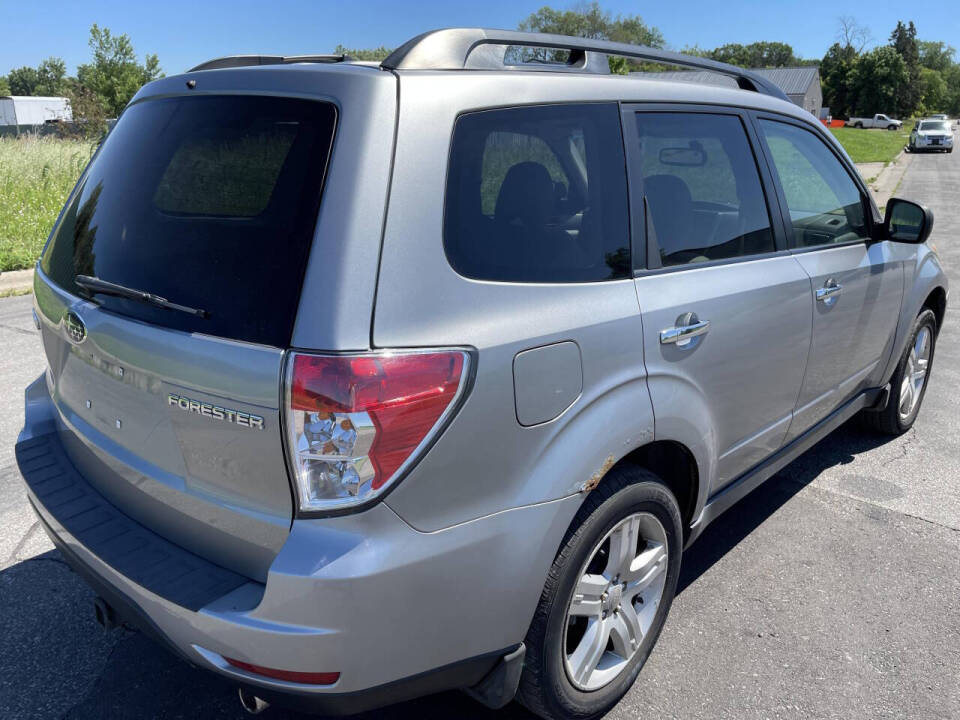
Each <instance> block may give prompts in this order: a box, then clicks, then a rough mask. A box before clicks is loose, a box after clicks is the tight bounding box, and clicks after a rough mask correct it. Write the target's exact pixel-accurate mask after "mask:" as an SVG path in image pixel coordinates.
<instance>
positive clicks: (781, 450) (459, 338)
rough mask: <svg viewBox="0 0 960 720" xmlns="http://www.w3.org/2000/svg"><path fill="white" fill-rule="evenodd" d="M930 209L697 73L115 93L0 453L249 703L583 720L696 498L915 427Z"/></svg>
mask: <svg viewBox="0 0 960 720" xmlns="http://www.w3.org/2000/svg"><path fill="white" fill-rule="evenodd" d="M531 47H534V48H547V49H548V50H549V51H551V52H552V53H553V54H551V55H549V56H548V57H555V56H556V55H559V59H558V60H556V62H553V61H551V62H547V63H543V62H541V63H532V62H528V61H525V59H524V58H525V57H526V55H525V53H526V52H528V51H529V48H531ZM614 54H615V55H622V56H626V57H629V58H634V59H639V60H643V61H655V62H658V63H673V64H677V65H681V66H692V67H696V68H699V69H705V70H708V71H712V72H719V73H723V74H726V75H731V76H733V77H735V78H736V80H737V83H738V85H739V88H740V89H737V88H725V87H717V86H715V85H709V84H697V83H694V82H677V81H675V80H674V81H667V80H662V79H659V80H658V79H643V78H642V77H638V76H632V77H622V76H612V75H610V74H609V71H608V63H607V57H606V56H608V55H614ZM932 222H933V218H932V215H931V213H930V212H929V211H928V210H926V209H924V208H923V207H921V206H919V205H916V204H914V203H911V202H907V201H905V200H891V201H890V203H889V204H888V205H887V207H886V217H881V216H880V214H879V212H878V210H877V207H876V206H875V204H874V203H873V202H872V201H871V198H870V194H869V193H868V191H867V189H866V187H865V186H864V183H863V181H862V180H861V178H860V177H859V175H858V174H857V172H856V170H855V169H854V167H853V165H852V164H851V163H850V160H849V158H848V157H847V155H846V154H845V153H844V152H843V150H842V149H841V148H840V147H839V146H838V145H837V143H836V142H835V141H834V140H833V139H832V138H831V136H830V135H829V134H828V133H827V132H826V131H825V130H824V129H823V127H822V126H821V125H820V124H819V123H818V122H817V121H816V119H815V118H814V117H812V116H811V115H810V114H809V113H807V112H805V111H803V110H802V109H800V108H798V107H796V106H795V105H793V104H791V103H790V102H788V101H787V100H786V98H785V97H784V96H783V94H782V93H781V92H780V91H779V90H777V89H776V88H775V87H774V86H772V85H770V84H769V83H768V82H767V81H766V80H764V79H763V78H761V77H757V76H754V75H752V74H750V73H749V72H747V71H744V70H741V69H739V68H734V67H730V66H726V65H720V64H717V63H713V62H709V61H705V60H702V59H698V58H688V57H684V56H681V55H675V54H671V53H666V52H661V51H657V50H651V49H649V48H640V47H635V46H629V45H618V44H613V43H605V42H600V41H588V40H578V39H573V38H566V37H558V36H549V35H528V34H521V33H514V32H507V31H492V30H478V29H457V30H441V31H437V32H433V33H428V34H426V35H422V36H420V37H417V38H414V39H413V40H411V41H409V42H408V43H407V44H405V45H404V46H403V47H401V48H400V49H399V50H397V51H396V52H395V53H393V54H392V55H391V56H390V57H389V58H387V59H386V60H385V61H384V62H383V63H381V64H380V65H378V66H371V65H369V64H360V63H353V62H350V61H349V60H348V59H346V58H342V57H296V58H290V57H234V58H225V59H220V60H216V61H212V62H210V63H206V64H204V65H201V66H199V67H198V68H195V69H194V70H193V71H190V72H188V73H186V74H184V75H180V76H176V77H168V78H164V79H162V80H158V81H156V82H153V83H151V84H150V85H148V86H146V87H145V88H143V89H142V90H141V91H140V92H139V93H138V94H137V96H136V97H135V98H134V100H133V101H132V102H131V103H130V105H129V107H128V108H127V109H126V110H125V112H124V113H123V116H122V117H121V118H120V121H119V123H118V124H117V125H116V127H115V128H114V130H113V131H112V132H111V134H110V135H109V137H108V138H107V140H106V141H105V143H104V144H103V146H102V147H101V148H100V150H99V152H98V153H97V155H96V157H95V158H94V159H93V160H92V161H91V163H90V165H89V167H88V168H87V169H86V171H85V172H84V174H83V176H82V178H81V179H80V181H79V182H78V184H77V187H76V189H75V190H74V192H73V194H72V195H71V197H70V198H69V200H68V202H67V204H66V207H65V208H64V210H63V213H62V215H61V217H60V219H59V220H58V222H57V224H56V226H55V227H54V229H53V232H52V234H51V236H50V239H49V242H48V243H47V246H46V249H45V250H44V253H43V256H42V258H41V260H40V262H39V265H38V268H37V273H36V283H35V303H36V304H35V312H36V322H37V325H38V327H39V328H40V329H41V331H42V336H43V346H44V349H45V352H46V355H47V360H48V362H49V369H48V370H47V371H46V373H44V375H43V376H42V377H41V378H38V379H37V380H36V382H34V383H33V384H32V385H30V387H29V388H28V389H27V392H26V424H25V427H24V430H23V433H22V435H21V437H20V441H19V444H18V445H17V459H18V462H19V465H20V469H21V471H22V474H23V477H24V479H25V480H26V484H27V488H28V492H29V497H30V501H31V502H32V503H33V506H34V507H35V509H36V511H37V514H38V515H39V517H40V519H41V521H42V524H43V525H44V527H45V528H46V530H47V532H48V533H49V534H50V536H51V538H52V539H53V541H54V542H55V543H56V545H57V547H59V548H60V550H61V552H62V553H63V555H64V556H65V558H66V559H67V560H68V561H69V562H70V563H71V564H72V565H73V567H74V568H75V569H76V570H77V572H79V573H80V574H82V575H83V576H84V577H85V578H86V579H87V580H88V581H89V583H90V584H91V585H92V586H93V587H94V588H95V590H96V592H97V595H98V599H97V601H96V604H95V605H96V612H97V615H98V617H99V618H100V620H101V622H102V623H104V624H105V625H107V626H111V625H113V624H116V623H120V622H124V623H128V624H130V625H132V626H135V627H138V628H140V629H141V630H143V631H144V632H148V633H150V634H152V635H153V636H155V637H156V638H158V639H159V640H161V641H163V642H165V643H166V644H168V645H169V646H170V647H171V648H172V649H173V650H174V651H175V652H177V653H178V654H179V655H180V656H182V657H183V658H185V659H186V660H187V661H189V662H190V663H193V664H194V665H196V666H198V667H199V668H204V669H206V670H209V671H213V672H215V673H218V674H219V675H221V676H224V677H226V678H229V679H230V680H232V681H233V682H235V683H236V684H237V685H238V686H239V687H240V697H241V700H242V702H243V703H244V705H245V706H246V707H247V708H248V709H251V710H253V711H256V710H259V709H262V708H263V707H264V706H265V705H266V704H267V703H269V702H276V703H281V704H286V705H297V706H300V707H305V708H310V709H314V710H319V711H323V712H327V713H348V712H355V711H359V710H363V709H367V708H371V707H375V706H378V705H383V704H386V703H390V702H395V701H398V700H402V699H406V698H410V697H414V696H417V695H423V694H426V693H430V692H434V691H439V690H444V689H448V688H464V689H467V690H468V692H470V693H471V694H472V695H473V696H474V697H476V698H477V699H479V700H481V701H482V702H484V703H486V704H487V705H489V706H491V707H500V706H502V705H504V704H506V703H507V702H509V701H510V700H511V699H512V698H514V697H515V696H516V697H518V698H519V700H520V701H521V702H523V703H524V704H525V705H526V706H527V707H529V708H531V709H532V710H533V711H535V712H536V713H539V714H540V715H542V716H543V717H546V718H588V717H593V716H596V715H598V714H599V713H602V712H604V711H605V710H607V709H608V708H610V707H611V706H612V705H613V704H614V703H616V702H617V701H618V700H619V699H620V698H621V697H622V696H623V694H624V693H625V692H626V691H627V690H628V688H629V687H630V685H631V683H633V681H634V680H635V679H636V677H637V675H638V673H639V672H640V669H641V666H642V665H643V664H644V662H645V660H646V659H647V657H648V656H649V654H650V651H651V649H652V648H653V645H654V643H655V642H656V639H657V636H658V634H659V633H660V630H661V628H662V627H663V624H664V620H665V618H666V616H667V612H668V611H669V609H670V604H671V601H672V599H673V596H674V592H675V589H676V586H677V576H678V573H679V571H680V564H681V556H682V551H683V549H684V547H686V546H688V545H689V544H690V543H692V542H693V541H694V539H695V538H696V537H697V536H698V535H699V534H700V533H701V532H702V531H703V528H704V527H705V526H706V525H707V524H708V523H709V522H710V521H711V520H713V519H714V518H715V517H717V515H718V514H719V513H721V512H723V511H724V510H725V509H727V508H729V507H730V506H731V505H732V504H733V503H735V502H736V501H737V500H739V499H740V498H742V497H743V496H744V495H746V494H747V493H749V492H750V491H751V490H752V489H754V488H756V487H757V486H758V485H759V484H760V483H761V482H763V481H764V480H765V479H767V478H769V477H770V476H771V475H773V474H774V473H775V472H777V470H779V469H780V468H782V467H784V466H785V465H787V463H789V462H790V461H791V460H792V459H793V458H795V457H797V456H798V455H799V454H800V453H802V452H803V451H804V450H806V449H807V448H809V447H810V446H811V445H813V444H814V443H815V442H817V441H818V440H820V439H821V438H823V437H824V436H825V435H826V434H827V433H829V432H830V431H831V430H833V429H834V428H836V427H837V426H839V425H840V424H841V423H843V422H845V421H846V420H848V419H849V418H852V417H854V416H855V415H860V416H861V417H862V418H863V420H864V421H865V422H867V423H868V424H869V425H871V426H872V427H874V428H876V429H877V430H878V431H880V432H883V433H889V434H897V433H902V432H904V431H906V430H907V429H908V428H910V426H911V425H912V424H913V422H914V419H915V418H916V416H917V412H918V410H919V408H920V404H921V402H922V400H923V394H924V390H925V388H926V382H927V378H928V377H929V374H930V370H931V367H932V363H933V357H934V347H935V343H936V339H937V331H938V329H939V328H940V327H941V325H942V322H943V317H944V312H945V308H946V298H947V290H946V288H947V280H946V278H945V277H944V274H943V272H942V270H941V267H940V262H939V260H938V258H937V255H936V253H935V251H934V250H933V249H932V247H931V246H930V245H928V244H927V243H926V240H927V237H928V236H929V234H930V231H931V227H932Z"/></svg>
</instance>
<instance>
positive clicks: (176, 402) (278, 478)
mask: <svg viewBox="0 0 960 720" xmlns="http://www.w3.org/2000/svg"><path fill="white" fill-rule="evenodd" d="M226 72H229V71H226ZM209 74H210V73H208V75H209ZM181 87H182V85H181ZM337 115H338V110H337V107H336V106H335V105H334V103H333V102H329V101H323V100H318V99H303V98H294V97H271V96H267V95H264V94H247V95H244V94H235V93H231V94H219V93H211V94H201V93H198V94H195V95H190V94H186V95H183V94H181V95H178V96H173V97H171V96H168V95H160V96H159V97H152V98H150V97H148V98H147V99H145V100H143V101H139V102H136V103H134V104H133V105H131V106H130V107H129V108H128V109H127V110H126V111H125V112H124V114H123V117H122V118H121V120H120V121H119V123H118V124H117V126H116V127H115V128H114V130H113V131H112V132H111V133H110V135H109V137H108V138H107V140H106V141H105V143H104V145H103V147H102V148H101V149H100V151H99V153H98V154H97V156H96V157H95V158H94V160H93V161H92V163H91V165H90V166H89V168H88V169H87V171H86V173H85V175H84V176H83V177H82V179H81V181H80V183H79V184H78V186H77V189H76V190H75V191H74V194H73V196H72V198H71V200H70V201H69V203H68V205H67V207H66V208H65V210H64V213H63V215H62V217H61V220H60V221H59V224H58V226H57V227H56V228H55V230H54V232H53V234H52V236H51V240H50V242H49V243H48V245H47V248H46V250H45V251H44V254H43V256H42V258H41V262H40V273H39V277H38V282H37V293H36V304H37V309H38V315H39V316H40V318H41V319H42V327H43V333H42V334H43V344H44V349H45V352H46V355H47V359H48V362H49V366H50V372H49V374H48V384H49V386H50V390H51V395H52V397H53V399H54V403H55V406H56V408H57V409H58V411H59V417H58V430H59V432H60V436H61V440H62V441H63V444H64V446H65V448H66V450H67V452H68V454H69V455H70V457H71V459H72V460H73V461H74V463H75V464H76V465H77V466H78V469H80V471H81V472H82V473H83V474H84V475H85V477H86V478H87V479H88V480H89V481H90V483H91V484H92V485H94V487H95V488H97V489H98V490H99V491H100V492H101V493H102V494H103V495H104V496H105V497H106V498H107V499H108V500H110V501H111V502H112V503H114V504H115V505H116V506H117V507H118V508H119V509H121V510H122V511H123V512H124V513H126V514H127V515H129V516H131V517H132V518H133V519H135V520H137V521H138V522H140V523H142V524H144V525H146V526H148V527H149V528H151V529H152V530H153V531H155V532H157V533H158V534H160V535H162V536H164V537H166V538H167V539H169V540H171V541H172V542H175V543H177V544H178V545H181V546H182V547H184V548H186V549H188V550H190V551H192V552H194V553H196V554H199V555H201V556H203V557H206V558H208V559H210V560H212V561H214V562H217V563H218V564H220V565H223V566H224V567H227V568H230V569H232V570H235V571H237V572H241V573H243V574H245V575H247V576H249V577H252V578H255V579H259V580H261V581H262V580H264V579H265V578H266V573H267V570H268V568H269V565H270V563H271V562H272V560H273V558H274V557H275V555H276V553H277V552H278V551H279V549H280V547H281V546H282V545H283V543H284V541H285V540H286V537H287V535H288V532H289V527H290V523H291V518H292V514H293V505H292V500H291V489H290V483H289V480H288V475H287V469H286V464H285V458H284V451H283V440H282V437H283V434H282V431H281V426H280V423H281V416H282V410H281V391H280V387H281V369H282V367H283V359H284V352H285V349H286V348H288V347H289V345H290V341H291V336H292V333H293V328H294V321H295V319H296V317H297V307H298V302H299V300H300V294H301V284H302V282H303V277H304V273H305V269H306V267H307V264H308V256H309V254H310V249H311V244H312V241H313V237H314V232H315V228H316V225H317V217H318V212H319V208H320V205H321V197H322V193H323V186H324V176H325V174H326V168H327V165H328V159H329V157H330V154H331V151H332V145H333V139H334V131H335V128H336V126H337V120H338V118H337ZM78 278H79V279H78ZM94 279H95V280H97V281H101V282H108V283H112V284H114V285H119V286H123V287H125V288H128V289H130V288H132V289H136V290H139V291H144V292H147V293H150V294H151V295H152V296H154V297H153V298H141V299H133V298H130V297H123V296H120V295H118V294H116V292H117V290H116V288H114V289H112V290H110V289H109V288H107V290H108V291H103V290H104V288H106V287H107V286H102V285H101V286H100V287H99V288H98V287H97V283H96V282H95V280H94ZM158 297H159V298H166V299H167V300H168V301H170V302H171V303H175V304H176V305H178V306H182V307H179V308H171V307H162V306H161V305H162V303H160V302H159V301H158V300H157V298H158ZM366 320H367V322H368V320H369V319H368V318H367V319H366Z"/></svg>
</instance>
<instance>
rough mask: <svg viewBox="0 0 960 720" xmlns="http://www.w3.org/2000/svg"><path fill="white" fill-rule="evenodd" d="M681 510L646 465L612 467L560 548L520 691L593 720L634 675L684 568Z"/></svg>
mask: <svg viewBox="0 0 960 720" xmlns="http://www.w3.org/2000/svg"><path fill="white" fill-rule="evenodd" d="M682 551H683V527H682V523H681V520H680V509H679V507H678V506H677V501H676V499H675V498H674V497H673V495H672V494H671V492H670V491H669V490H668V489H667V488H666V487H665V486H664V485H663V484H662V482H661V481H660V479H659V478H658V477H657V476H656V475H654V474H653V473H651V472H650V471H648V470H646V469H643V468H636V467H623V468H618V469H614V470H612V471H610V473H608V474H607V476H606V478H605V479H604V481H603V483H602V484H601V485H600V486H599V487H598V488H597V489H596V490H594V491H593V492H592V493H590V495H589V496H588V497H587V499H586V501H585V502H584V503H583V506H582V507H581V508H580V511H579V512H578V513H577V515H576V517H575V518H574V520H573V522H572V523H571V526H570V529H569V530H568V531H567V534H566V536H565V538H564V541H563V544H562V546H561V548H560V551H559V552H558V553H557V556H556V559H555V560H554V562H553V566H552V567H551V568H550V573H549V574H548V576H547V582H546V585H545V586H544V589H543V593H542V595H541V597H540V604H539V605H538V606H537V611H536V613H535V615H534V618H533V622H532V623H531V625H530V629H529V631H528V632H527V637H526V640H525V644H526V647H527V654H526V659H525V662H524V669H523V675H522V676H521V678H520V688H519V690H518V693H517V698H518V699H519V700H520V702H521V703H523V704H524V705H525V706H526V707H527V708H528V709H530V710H531V711H533V712H535V713H536V714H538V715H540V716H541V717H543V718H548V719H550V720H553V719H558V720H559V719H560V718H573V719H576V720H588V719H589V718H595V717H598V716H600V715H602V714H603V713H605V712H607V711H608V710H609V709H610V708H612V707H613V706H614V705H615V704H616V703H617V702H619V700H620V699H621V698H622V697H623V696H624V695H625V694H626V692H627V691H628V690H629V689H630V686H631V685H633V682H634V681H635V680H636V678H637V675H638V674H639V673H640V669H641V668H642V667H643V664H644V663H645V662H646V660H647V657H648V656H649V654H650V651H651V650H652V649H653V646H654V644H655V643H656V641H657V637H658V636H659V635H660V631H661V630H662V628H663V624H664V622H665V620H666V617H667V613H668V612H669V611H670V605H671V603H672V602H673V596H674V594H675V593H676V588H677V579H678V578H679V575H680V556H681V553H682Z"/></svg>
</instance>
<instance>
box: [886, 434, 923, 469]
mask: <svg viewBox="0 0 960 720" xmlns="http://www.w3.org/2000/svg"><path fill="white" fill-rule="evenodd" d="M903 438H904V439H903V445H901V446H900V451H901V452H900V454H899V455H898V456H897V457H894V458H891V459H890V460H887V461H886V462H885V463H883V465H882V466H881V467H887V466H888V465H892V464H893V463H895V462H900V461H901V460H906V459H907V455H908V454H909V453H910V448H911V447H913V444H914V442H916V439H917V431H916V430H915V429H914V428H910V429H909V430H908V431H907V432H906V433H905V434H904V435H903Z"/></svg>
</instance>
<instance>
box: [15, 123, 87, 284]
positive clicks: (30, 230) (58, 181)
mask: <svg viewBox="0 0 960 720" xmlns="http://www.w3.org/2000/svg"><path fill="white" fill-rule="evenodd" d="M94 147H95V146H94V144H93V143H88V142H79V141H75V140H60V139H57V138H53V137H42V138H37V137H33V136H26V137H19V138H0V272H3V271H5V270H20V269H22V268H28V267H32V266H33V264H34V263H35V262H36V260H37V257H38V256H39V255H40V251H41V250H42V249H43V244H44V242H46V239H47V235H48V234H49V233H50V228H51V227H52V226H53V223H54V222H55V221H56V219H57V215H58V214H59V213H60V208H61V207H62V206H63V203H64V201H65V200H66V199H67V195H69V194H70V190H72V189H73V185H74V183H76V181H77V178H78V177H80V173H81V172H82V171H83V168H84V167H85V166H86V164H87V161H88V160H89V159H90V156H91V154H92V153H93V150H94Z"/></svg>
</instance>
